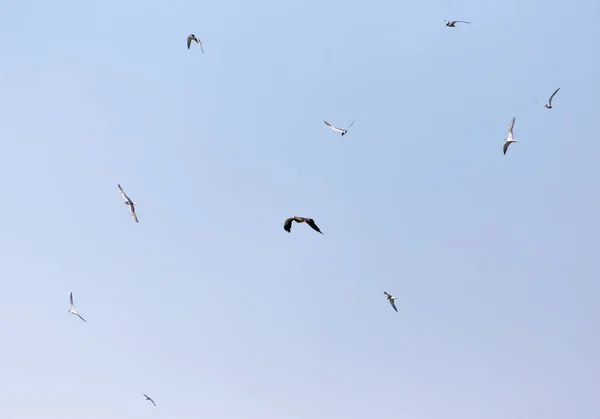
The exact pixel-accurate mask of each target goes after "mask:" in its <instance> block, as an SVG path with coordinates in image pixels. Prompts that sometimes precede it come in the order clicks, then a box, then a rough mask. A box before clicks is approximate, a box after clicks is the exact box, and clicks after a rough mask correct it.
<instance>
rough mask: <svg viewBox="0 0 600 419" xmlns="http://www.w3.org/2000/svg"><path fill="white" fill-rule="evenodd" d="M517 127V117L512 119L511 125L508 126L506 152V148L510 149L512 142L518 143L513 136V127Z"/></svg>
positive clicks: (505, 141)
mask: <svg viewBox="0 0 600 419" xmlns="http://www.w3.org/2000/svg"><path fill="white" fill-rule="evenodd" d="M514 127H515V118H513V119H512V121H510V125H509V126H508V138H507V139H506V140H504V154H506V150H508V146H509V145H510V143H518V141H517V140H515V137H513V128H514Z"/></svg>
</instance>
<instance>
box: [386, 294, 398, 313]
mask: <svg viewBox="0 0 600 419" xmlns="http://www.w3.org/2000/svg"><path fill="white" fill-rule="evenodd" d="M383 293H384V294H385V295H386V298H387V300H388V301H389V302H390V304H391V305H392V307H393V308H394V310H396V312H398V309H397V308H396V303H395V302H394V300H397V299H398V297H392V296H391V295H390V294H388V293H387V292H386V291H383Z"/></svg>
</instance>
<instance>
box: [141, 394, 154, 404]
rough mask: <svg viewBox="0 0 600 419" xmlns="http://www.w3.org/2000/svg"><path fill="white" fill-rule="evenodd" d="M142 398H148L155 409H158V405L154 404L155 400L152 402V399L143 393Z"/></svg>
mask: <svg viewBox="0 0 600 419" xmlns="http://www.w3.org/2000/svg"><path fill="white" fill-rule="evenodd" d="M142 396H144V397H145V398H146V400H150V401H151V402H152V404H153V405H154V407H156V403H154V400H152V399H151V398H150V397H148V396H146V395H145V394H144V393H142Z"/></svg>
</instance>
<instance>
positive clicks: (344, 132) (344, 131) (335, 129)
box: [324, 119, 355, 137]
mask: <svg viewBox="0 0 600 419" xmlns="http://www.w3.org/2000/svg"><path fill="white" fill-rule="evenodd" d="M354 121H355V119H353V120H352V123H351V124H350V125H348V128H346V129H341V128H338V127H336V126H334V125H331V124H330V123H329V122H327V121H324V122H325V125H327V126H328V127H329V128H331V129H332V130H334V131H335V132H341V133H342V137H343V136H344V135H346V133H347V132H348V130H349V129H350V127H351V126H352V125H353V124H354Z"/></svg>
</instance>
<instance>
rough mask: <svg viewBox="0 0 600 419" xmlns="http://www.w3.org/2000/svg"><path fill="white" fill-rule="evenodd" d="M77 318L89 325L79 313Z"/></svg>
mask: <svg viewBox="0 0 600 419" xmlns="http://www.w3.org/2000/svg"><path fill="white" fill-rule="evenodd" d="M77 317H79V318H80V319H81V320H83V321H84V322H86V323H87V320H86V319H84V318H83V317H81V314H79V313H77Z"/></svg>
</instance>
